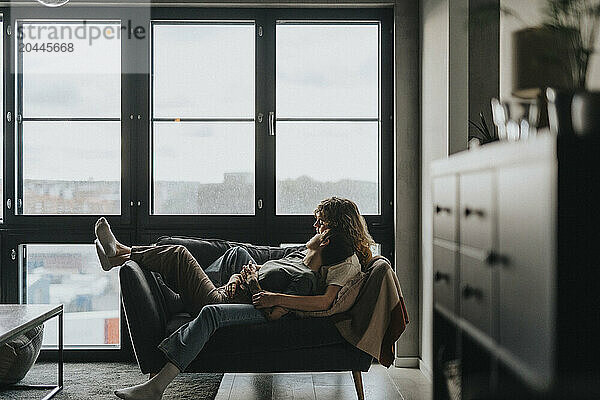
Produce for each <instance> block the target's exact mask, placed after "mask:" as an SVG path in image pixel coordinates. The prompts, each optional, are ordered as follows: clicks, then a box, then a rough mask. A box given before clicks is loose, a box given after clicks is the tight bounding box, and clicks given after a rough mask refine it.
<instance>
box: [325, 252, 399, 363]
mask: <svg viewBox="0 0 600 400" xmlns="http://www.w3.org/2000/svg"><path fill="white" fill-rule="evenodd" d="M365 273H366V274H367V275H368V277H367V279H366V281H365V282H364V284H363V285H362V288H361V290H360V294H359V295H358V297H357V299H356V302H355V304H354V306H353V307H352V308H351V309H350V310H348V311H347V312H344V313H341V314H335V315H332V316H331V318H332V319H333V321H334V322H335V326H336V328H337V329H338V331H339V332H340V334H341V335H342V337H343V338H344V339H346V340H347V341H348V342H350V343H351V344H352V345H354V346H356V347H357V348H359V349H361V350H362V351H364V352H365V353H368V354H370V355H371V356H373V357H375V358H376V359H377V360H379V363H380V364H381V365H384V366H386V367H389V366H390V365H392V362H393V361H394V343H395V342H396V341H397V340H398V338H399V337H400V335H401V334H402V332H404V329H405V328H406V324H408V322H409V321H408V313H407V312H406V307H405V305H404V299H403V297H402V290H401V289H400V283H399V282H398V277H397V276H396V273H395V272H394V271H393V270H392V268H391V267H390V263H389V261H388V260H387V259H385V258H384V257H380V256H378V257H374V258H373V259H372V260H371V262H370V263H369V265H368V266H367V268H366V270H365Z"/></svg>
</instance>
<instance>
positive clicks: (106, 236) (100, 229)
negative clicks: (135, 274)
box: [94, 217, 117, 257]
mask: <svg viewBox="0 0 600 400" xmlns="http://www.w3.org/2000/svg"><path fill="white" fill-rule="evenodd" d="M94 231H95V232H96V237H97V238H98V240H99V241H100V244H101V245H102V247H103V248H104V254H106V256H107V257H114V256H116V255H117V238H115V235H113V233H112V231H111V230H110V225H109V224H108V221H107V220H106V218H104V217H102V218H100V219H98V221H96V225H95V226H94Z"/></svg>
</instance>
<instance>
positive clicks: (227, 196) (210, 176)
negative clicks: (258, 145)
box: [153, 122, 254, 214]
mask: <svg viewBox="0 0 600 400" xmlns="http://www.w3.org/2000/svg"><path fill="white" fill-rule="evenodd" d="M153 165H154V171H153V176H154V213H155V214H253V213H254V123H253V122H155V123H154V163H153Z"/></svg>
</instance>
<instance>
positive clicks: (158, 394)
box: [115, 362, 180, 400]
mask: <svg viewBox="0 0 600 400" xmlns="http://www.w3.org/2000/svg"><path fill="white" fill-rule="evenodd" d="M179 372H180V371H179V369H178V368H177V367H176V366H175V365H174V364H171V363H170V362H168V363H166V364H165V365H164V366H163V367H162V369H161V370H160V372H159V373H158V374H156V375H154V376H153V377H152V379H150V380H149V381H148V382H144V383H142V384H141V385H137V386H132V387H128V388H125V389H119V390H115V395H117V397H119V398H121V399H125V400H138V399H139V400H141V399H143V400H160V399H162V395H163V393H164V392H165V389H166V388H167V386H169V384H170V383H171V382H173V379H175V377H176V376H177V375H178V374H179Z"/></svg>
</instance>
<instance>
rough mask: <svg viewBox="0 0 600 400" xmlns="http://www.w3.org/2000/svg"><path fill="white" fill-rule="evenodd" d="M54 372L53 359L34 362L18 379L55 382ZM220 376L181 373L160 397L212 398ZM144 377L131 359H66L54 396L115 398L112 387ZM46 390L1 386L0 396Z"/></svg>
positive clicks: (60, 399)
mask: <svg viewBox="0 0 600 400" xmlns="http://www.w3.org/2000/svg"><path fill="white" fill-rule="evenodd" d="M56 376H57V366H56V363H47V362H43V363H37V364H36V365H35V366H34V367H33V368H32V369H31V371H29V373H28V374H27V376H26V377H25V379H23V381H22V382H21V383H23V384H47V383H53V382H56ZM222 378H223V374H181V375H179V376H178V377H177V378H176V379H175V381H174V382H173V383H172V384H171V385H170V386H169V387H168V388H167V391H166V392H165V395H164V396H163V399H164V400H171V399H173V400H174V399H194V400H213V399H214V398H215V396H216V394H217V391H218V390H219V386H220V385H221V379H222ZM147 379H148V375H142V373H141V372H140V369H139V368H138V366H137V364H133V363H124V362H111V363H99V362H94V363H65V366H64V388H63V390H62V391H61V392H60V393H58V394H57V395H56V396H55V397H54V399H57V400H88V399H118V398H117V397H116V396H115V395H114V394H113V392H114V390H115V389H119V388H122V387H126V386H132V385H136V384H139V383H142V382H144V381H145V380H147ZM46 393H48V391H45V390H3V389H0V399H2V400H5V399H6V400H26V399H27V400H31V399H41V398H43V397H44V396H45V395H46Z"/></svg>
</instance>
